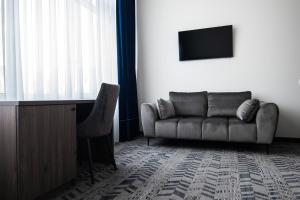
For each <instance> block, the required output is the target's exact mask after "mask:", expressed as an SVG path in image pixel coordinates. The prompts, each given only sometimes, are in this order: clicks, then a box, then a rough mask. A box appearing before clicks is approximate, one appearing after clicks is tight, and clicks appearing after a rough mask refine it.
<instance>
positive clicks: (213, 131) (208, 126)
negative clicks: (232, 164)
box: [202, 117, 228, 141]
mask: <svg viewBox="0 0 300 200" xmlns="http://www.w3.org/2000/svg"><path fill="white" fill-rule="evenodd" d="M202 140H213V141H228V119H227V118H221V117H213V118H206V119H205V120H204V121H203V125H202Z"/></svg>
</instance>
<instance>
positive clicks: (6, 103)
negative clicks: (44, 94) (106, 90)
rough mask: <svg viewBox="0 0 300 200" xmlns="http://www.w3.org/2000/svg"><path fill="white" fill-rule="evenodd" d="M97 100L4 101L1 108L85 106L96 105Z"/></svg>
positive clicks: (1, 102)
mask: <svg viewBox="0 0 300 200" xmlns="http://www.w3.org/2000/svg"><path fill="white" fill-rule="evenodd" d="M94 102H95V100H91V99H90V100H84V99H81V100H32V101H30V100H28V101H24V100H23V101H9V100H7V101H5V100H4V101H3V100H0V106H36V105H64V104H85V103H94Z"/></svg>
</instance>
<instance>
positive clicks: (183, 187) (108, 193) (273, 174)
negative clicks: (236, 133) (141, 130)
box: [43, 138, 300, 200]
mask: <svg viewBox="0 0 300 200" xmlns="http://www.w3.org/2000/svg"><path fill="white" fill-rule="evenodd" d="M299 147H300V146H299V144H296V143H274V144H273V145H272V147H271V152H270V154H269V155H267V154H266V150H265V148H264V146H259V145H247V144H230V143H225V144H224V143H215V142H193V141H180V140H171V141H168V140H160V139H154V140H151V144H150V146H147V142H146V140H145V139H144V138H140V139H137V140H134V141H130V142H125V143H120V144H117V145H116V147H115V158H116V162H117V166H118V170H117V171H114V170H113V167H112V166H109V165H102V164H95V166H94V167H95V169H94V170H95V172H96V175H95V176H96V183H95V184H94V185H91V184H90V179H89V178H90V177H89V173H88V170H87V166H82V167H81V169H80V174H79V177H78V180H77V182H76V184H75V185H73V186H72V185H66V186H64V187H62V188H60V189H59V190H57V191H55V192H53V193H50V194H49V195H48V196H47V197H44V198H43V199H59V200H71V199H72V200H74V199H77V200H79V199H80V200H81V199H86V200H99V199H108V200H110V199H114V200H125V199H130V200H137V199H147V200H168V199H172V200H173V199H174V200H177V199H178V200H179V199H185V200H197V199H205V200H206V199H215V200H217V199H220V200H221V199H222V200H231V199H243V200H252V199H253V200H254V199H263V200H267V199H282V200H289V199H299V200H300V148H299Z"/></svg>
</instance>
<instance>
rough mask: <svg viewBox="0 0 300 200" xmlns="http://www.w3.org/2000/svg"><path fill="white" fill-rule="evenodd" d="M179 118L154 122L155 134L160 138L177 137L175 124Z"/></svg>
mask: <svg viewBox="0 0 300 200" xmlns="http://www.w3.org/2000/svg"><path fill="white" fill-rule="evenodd" d="M179 120H180V118H170V119H164V120H159V121H156V122H155V135H156V137H162V138H177V125H178V121H179Z"/></svg>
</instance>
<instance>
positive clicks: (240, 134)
mask: <svg viewBox="0 0 300 200" xmlns="http://www.w3.org/2000/svg"><path fill="white" fill-rule="evenodd" d="M256 140H257V132H256V124H255V123H245V122H243V121H241V120H239V119H237V118H230V119H229V141H230V142H253V143H256Z"/></svg>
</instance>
